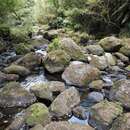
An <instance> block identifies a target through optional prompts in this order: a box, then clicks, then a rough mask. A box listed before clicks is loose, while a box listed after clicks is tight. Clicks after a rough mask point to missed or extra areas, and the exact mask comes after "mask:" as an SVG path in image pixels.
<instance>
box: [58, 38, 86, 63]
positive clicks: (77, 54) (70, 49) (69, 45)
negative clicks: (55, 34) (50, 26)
mask: <svg viewBox="0 0 130 130" xmlns="http://www.w3.org/2000/svg"><path fill="white" fill-rule="evenodd" d="M60 47H61V49H63V50H64V51H65V52H66V53H67V54H68V55H69V56H70V57H71V59H72V60H81V61H82V60H86V59H85V55H84V53H83V50H82V49H81V47H80V46H78V45H77V44H76V43H75V42H74V41H73V40H72V39H71V38H63V39H61V40H60Z"/></svg>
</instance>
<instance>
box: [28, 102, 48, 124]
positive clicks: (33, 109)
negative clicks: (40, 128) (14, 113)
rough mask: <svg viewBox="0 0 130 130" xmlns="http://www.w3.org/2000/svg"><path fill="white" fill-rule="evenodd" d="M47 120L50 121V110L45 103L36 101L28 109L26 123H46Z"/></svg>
mask: <svg viewBox="0 0 130 130" xmlns="http://www.w3.org/2000/svg"><path fill="white" fill-rule="evenodd" d="M45 122H49V111H48V108H47V107H46V106H45V105H44V104H41V103H36V104H33V105H32V106H30V107H29V108H28V109H27V117H26V123H27V124H28V125H29V126H34V125H37V124H43V125H45V124H44V123H45Z"/></svg>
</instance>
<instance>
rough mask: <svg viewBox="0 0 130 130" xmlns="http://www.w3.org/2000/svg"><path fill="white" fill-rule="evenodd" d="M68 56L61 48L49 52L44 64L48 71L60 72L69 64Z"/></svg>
mask: <svg viewBox="0 0 130 130" xmlns="http://www.w3.org/2000/svg"><path fill="white" fill-rule="evenodd" d="M69 62H70V56H69V55H68V54H67V53H66V52H65V51H63V50H55V51H52V52H49V53H48V55H47V57H46V59H45V61H44V65H45V68H46V69H47V70H48V71H49V72H50V73H56V72H61V71H63V70H64V68H65V67H66V66H67V65H68V64H69Z"/></svg>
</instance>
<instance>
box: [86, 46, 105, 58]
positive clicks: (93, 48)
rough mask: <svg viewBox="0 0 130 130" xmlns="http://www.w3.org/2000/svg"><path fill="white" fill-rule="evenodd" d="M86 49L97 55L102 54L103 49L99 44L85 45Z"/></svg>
mask: <svg viewBox="0 0 130 130" xmlns="http://www.w3.org/2000/svg"><path fill="white" fill-rule="evenodd" d="M86 51H87V52H88V53H90V54H93V55H98V56H100V55H103V54H104V50H103V48H102V47H101V46H100V45H89V46H87V47H86Z"/></svg>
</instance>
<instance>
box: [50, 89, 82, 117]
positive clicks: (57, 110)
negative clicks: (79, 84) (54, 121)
mask: <svg viewBox="0 0 130 130" xmlns="http://www.w3.org/2000/svg"><path fill="white" fill-rule="evenodd" d="M79 103H80V95H79V92H78V91H77V90H76V88H74V87H71V88H69V89H66V90H65V91H63V92H62V93H61V94H60V95H58V96H57V98H56V99H55V100H54V101H53V102H52V104H51V106H50V110H51V112H52V114H54V116H56V117H64V116H67V115H68V114H70V113H71V111H72V109H73V108H74V107H75V106H76V105H78V104H79Z"/></svg>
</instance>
